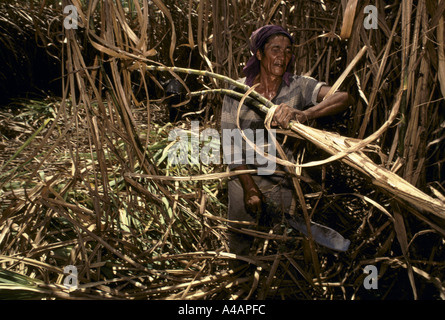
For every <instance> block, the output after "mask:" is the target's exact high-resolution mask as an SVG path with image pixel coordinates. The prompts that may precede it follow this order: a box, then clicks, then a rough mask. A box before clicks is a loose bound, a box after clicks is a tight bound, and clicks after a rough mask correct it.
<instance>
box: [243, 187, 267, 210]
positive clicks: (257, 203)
mask: <svg viewBox="0 0 445 320" xmlns="http://www.w3.org/2000/svg"><path fill="white" fill-rule="evenodd" d="M263 201H264V196H263V194H262V193H261V191H260V190H259V189H258V187H256V186H255V187H253V188H250V189H248V190H244V205H245V206H246V211H247V213H250V214H254V215H258V214H260V213H261V211H262V204H263Z"/></svg>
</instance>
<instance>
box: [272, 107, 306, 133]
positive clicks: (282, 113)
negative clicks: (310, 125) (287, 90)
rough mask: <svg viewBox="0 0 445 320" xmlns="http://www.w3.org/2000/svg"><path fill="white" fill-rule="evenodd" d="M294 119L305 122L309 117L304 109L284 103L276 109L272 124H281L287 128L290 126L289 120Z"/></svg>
mask: <svg viewBox="0 0 445 320" xmlns="http://www.w3.org/2000/svg"><path fill="white" fill-rule="evenodd" d="M292 120H297V121H298V122H305V121H306V120H307V117H306V114H305V112H304V111H301V110H297V109H294V108H291V107H289V106H288V105H287V104H285V103H282V104H280V105H279V106H278V108H277V109H276V110H275V114H274V116H273V119H272V122H271V124H272V125H273V126H276V125H280V127H282V128H283V129H287V128H289V122H290V121H292Z"/></svg>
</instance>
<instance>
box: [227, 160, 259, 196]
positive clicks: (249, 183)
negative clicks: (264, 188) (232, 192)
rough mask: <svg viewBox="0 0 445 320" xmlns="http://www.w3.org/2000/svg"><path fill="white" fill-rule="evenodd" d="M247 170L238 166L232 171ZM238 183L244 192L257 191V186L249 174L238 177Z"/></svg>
mask: <svg viewBox="0 0 445 320" xmlns="http://www.w3.org/2000/svg"><path fill="white" fill-rule="evenodd" d="M248 169H249V168H248V167H247V165H245V164H244V165H240V166H238V167H236V168H234V169H233V170H235V171H236V170H248ZM238 177H239V181H240V183H241V186H242V187H243V190H244V192H247V191H250V190H258V186H257V185H256V183H255V181H254V180H253V178H252V176H251V175H250V173H244V174H240V175H238Z"/></svg>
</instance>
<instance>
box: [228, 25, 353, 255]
mask: <svg viewBox="0 0 445 320" xmlns="http://www.w3.org/2000/svg"><path fill="white" fill-rule="evenodd" d="M250 41H251V45H250V49H251V52H252V53H253V56H252V57H251V58H250V59H249V61H248V63H247V65H246V67H245V68H244V70H243V71H244V74H245V76H246V77H245V78H243V79H241V80H239V82H243V83H245V84H247V85H249V86H253V85H258V86H257V87H256V88H255V90H256V91H257V92H258V93H260V94H261V95H263V96H264V97H265V98H267V99H269V100H271V101H272V102H273V103H274V104H275V105H279V107H278V108H277V109H276V111H275V113H274V116H273V120H272V125H275V126H277V125H278V126H280V127H282V128H288V126H289V122H290V121H291V120H297V121H299V122H302V123H303V122H307V121H309V120H312V119H317V118H320V117H325V116H330V115H334V114H337V113H339V112H342V111H344V110H345V109H346V108H348V106H349V105H350V103H351V100H350V96H349V94H348V93H346V92H336V93H334V94H332V95H330V96H329V97H327V98H326V99H324V98H325V96H326V94H327V93H328V91H329V89H330V87H329V86H327V85H326V84H325V83H323V82H319V81H317V80H315V79H313V78H310V77H303V76H297V75H294V74H292V73H291V72H290V70H291V69H292V64H293V61H294V59H295V57H294V56H293V54H292V45H293V39H292V37H291V35H290V34H289V33H288V32H287V31H286V30H285V29H284V28H282V27H280V26H275V25H267V26H264V27H261V28H259V29H258V30H256V31H255V32H253V33H252V36H251V38H250ZM238 104H239V102H238V101H236V100H235V99H232V98H230V97H229V96H226V97H225V98H224V103H223V108H222V116H221V129H222V130H223V132H224V130H232V131H233V130H236V129H237V111H238V110H237V109H238ZM239 125H240V128H241V129H243V130H245V129H251V130H254V131H255V130H258V129H264V115H263V114H261V113H260V112H258V111H257V110H256V109H255V108H252V107H249V106H247V105H243V106H242V107H241V110H240V116H239ZM283 150H284V151H285V153H286V154H287V155H288V156H290V158H289V159H292V146H289V145H284V146H283ZM232 151H233V149H232ZM242 152H243V157H242V161H241V162H240V163H234V162H232V163H228V166H229V168H230V170H245V169H252V168H258V167H259V165H257V164H251V162H249V161H246V160H247V159H245V155H246V153H245V150H243V151H242ZM225 156H227V155H225ZM277 169H279V168H277ZM277 171H281V170H277ZM228 196H229V206H228V218H229V219H230V220H237V221H249V222H258V219H257V218H258V217H259V216H260V218H261V219H260V220H263V221H264V220H273V219H274V218H275V219H276V218H280V217H281V215H282V214H284V213H286V212H288V211H289V207H290V205H291V201H292V197H293V189H292V185H291V181H290V179H289V176H287V175H283V174H280V173H276V174H273V175H251V174H241V175H238V176H235V178H233V179H230V180H229V183H228ZM265 207H267V208H268V209H267V212H265V211H266V210H264V208H265ZM261 215H263V216H262V217H261ZM264 215H267V217H264ZM232 225H233V226H237V225H236V224H232ZM251 245H252V238H251V237H248V236H245V235H243V234H241V233H237V232H230V233H229V247H230V251H231V252H232V253H236V254H238V255H248V253H249V250H250V247H251Z"/></svg>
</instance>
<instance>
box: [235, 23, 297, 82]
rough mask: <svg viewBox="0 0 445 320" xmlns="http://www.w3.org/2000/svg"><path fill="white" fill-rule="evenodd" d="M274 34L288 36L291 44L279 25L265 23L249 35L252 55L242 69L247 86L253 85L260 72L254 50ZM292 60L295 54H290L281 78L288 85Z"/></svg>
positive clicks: (287, 34) (292, 41) (290, 38)
mask: <svg viewBox="0 0 445 320" xmlns="http://www.w3.org/2000/svg"><path fill="white" fill-rule="evenodd" d="M274 34H283V35H285V36H286V37H288V38H289V40H290V42H291V44H293V43H294V40H293V39H292V37H291V35H290V34H289V33H288V32H287V31H286V30H285V29H284V28H283V27H281V26H276V25H266V26H264V27H261V28H259V29H257V30H255V31H254V32H253V33H252V35H251V37H250V51H251V52H252V54H253V56H252V57H250V59H249V61H247V64H246V66H245V67H244V69H243V72H244V75H245V76H246V84H247V85H248V86H252V85H253V81H254V80H255V77H256V76H257V75H258V73H260V61H259V60H258V59H257V57H256V52H257V51H258V49H260V48H261V47H262V46H263V45H264V44H265V43H266V40H267V39H268V38H269V37H270V36H272V35H274ZM294 60H295V56H294V55H292V59H291V61H290V62H289V64H288V65H287V69H286V72H285V73H284V75H283V80H284V82H285V83H286V84H287V85H289V78H290V76H291V75H292V73H291V70H292V65H293V62H294Z"/></svg>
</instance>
